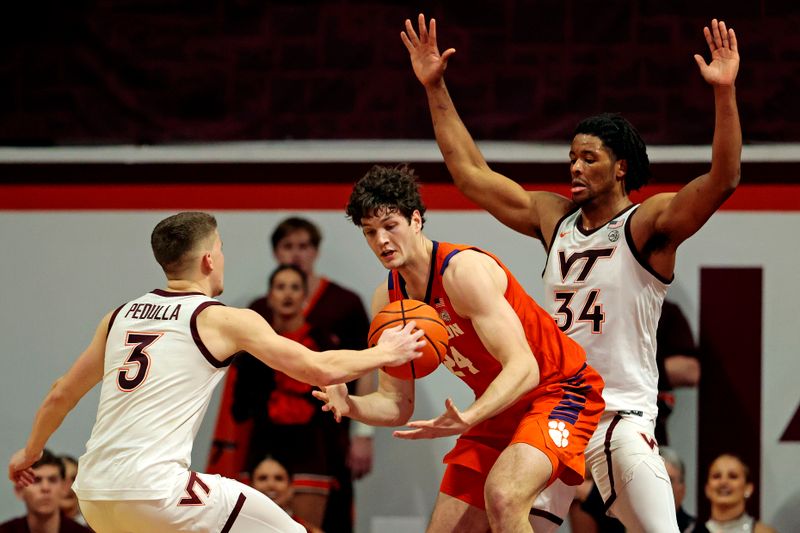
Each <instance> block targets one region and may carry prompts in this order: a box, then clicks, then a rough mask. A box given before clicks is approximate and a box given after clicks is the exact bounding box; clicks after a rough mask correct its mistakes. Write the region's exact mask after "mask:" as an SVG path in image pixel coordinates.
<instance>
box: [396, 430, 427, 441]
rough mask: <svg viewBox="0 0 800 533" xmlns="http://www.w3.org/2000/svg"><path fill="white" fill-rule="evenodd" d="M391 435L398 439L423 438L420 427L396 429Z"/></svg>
mask: <svg viewBox="0 0 800 533" xmlns="http://www.w3.org/2000/svg"><path fill="white" fill-rule="evenodd" d="M392 435H393V436H395V437H397V438H398V439H409V440H414V439H421V438H423V435H422V430H421V429H411V430H398V431H395V432H394V433H392Z"/></svg>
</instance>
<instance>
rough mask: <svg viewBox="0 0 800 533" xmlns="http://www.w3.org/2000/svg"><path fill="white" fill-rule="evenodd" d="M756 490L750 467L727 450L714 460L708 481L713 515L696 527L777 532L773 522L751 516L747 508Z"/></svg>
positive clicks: (714, 532) (717, 532)
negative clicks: (763, 521) (772, 525)
mask: <svg viewBox="0 0 800 533" xmlns="http://www.w3.org/2000/svg"><path fill="white" fill-rule="evenodd" d="M752 494H753V482H752V481H751V480H750V469H749V468H748V467H747V465H746V464H744V462H743V461H742V460H741V459H740V458H739V457H737V456H735V455H731V454H727V453H724V454H722V455H720V456H718V457H717V458H716V459H714V461H713V462H712V463H711V466H710V467H709V469H708V479H707V481H706V498H708V500H709V501H710V502H711V518H709V519H708V521H707V522H706V523H705V524H698V526H697V528H696V529H695V531H697V532H698V533H699V532H703V533H705V532H709V533H723V532H728V531H736V532H740V533H750V532H753V533H775V530H774V529H773V528H771V527H770V526H768V525H766V524H763V523H761V522H759V521H758V520H756V519H755V518H754V517H752V516H750V515H749V514H748V513H747V511H746V510H745V504H746V503H747V499H748V498H749V497H750V496H751V495H752Z"/></svg>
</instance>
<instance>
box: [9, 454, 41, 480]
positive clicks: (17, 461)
mask: <svg viewBox="0 0 800 533" xmlns="http://www.w3.org/2000/svg"><path fill="white" fill-rule="evenodd" d="M41 457H42V452H39V453H38V454H30V453H28V451H27V450H26V449H25V448H23V449H21V450H18V451H17V453H15V454H14V455H12V456H11V460H10V461H9V462H8V479H10V480H11V482H12V483H14V486H15V487H19V488H22V487H27V486H28V485H30V484H32V483H33V481H34V478H35V476H34V474H33V469H32V468H31V465H33V463H35V462H36V461H38V460H39V459H41Z"/></svg>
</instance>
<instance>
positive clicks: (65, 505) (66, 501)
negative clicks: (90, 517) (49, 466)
mask: <svg viewBox="0 0 800 533" xmlns="http://www.w3.org/2000/svg"><path fill="white" fill-rule="evenodd" d="M61 461H62V462H63V463H64V497H63V498H62V499H61V512H62V513H63V514H64V516H66V517H67V518H71V519H72V520H75V521H76V522H77V523H79V524H81V525H83V526H85V525H87V524H86V519H85V518H84V517H83V514H81V508H80V507H79V506H78V495H77V494H75V491H74V490H72V482H73V481H75V476H77V475H78V460H77V459H75V458H74V457H72V456H71V455H62V456H61Z"/></svg>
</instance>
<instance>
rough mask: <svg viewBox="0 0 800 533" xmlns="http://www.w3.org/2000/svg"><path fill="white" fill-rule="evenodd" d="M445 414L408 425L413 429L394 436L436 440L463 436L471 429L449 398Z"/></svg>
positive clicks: (396, 433) (398, 432)
mask: <svg viewBox="0 0 800 533" xmlns="http://www.w3.org/2000/svg"><path fill="white" fill-rule="evenodd" d="M444 406H445V412H444V413H442V414H441V415H439V416H438V417H436V418H434V419H433V420H415V421H413V422H409V423H408V424H406V425H407V426H408V427H410V428H413V429H409V430H402V431H395V432H394V436H395V437H397V438H400V439H436V438H439V437H449V436H451V435H461V434H462V433H464V432H465V431H466V430H468V429H469V428H470V425H469V423H468V422H467V421H466V420H465V419H464V417H463V415H462V414H461V411H459V410H458V408H457V407H456V404H455V403H454V402H453V400H451V399H450V398H448V399H447V400H445V402H444Z"/></svg>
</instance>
